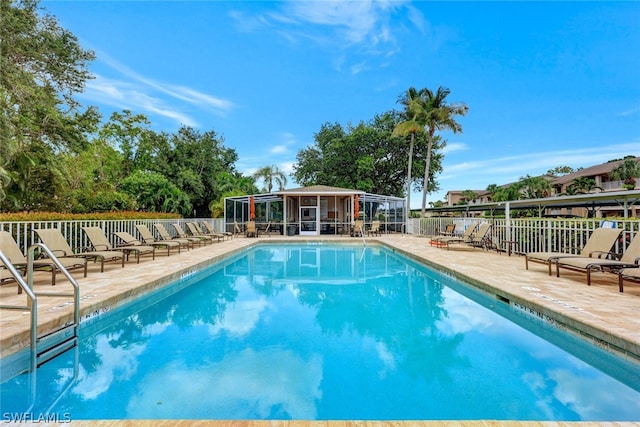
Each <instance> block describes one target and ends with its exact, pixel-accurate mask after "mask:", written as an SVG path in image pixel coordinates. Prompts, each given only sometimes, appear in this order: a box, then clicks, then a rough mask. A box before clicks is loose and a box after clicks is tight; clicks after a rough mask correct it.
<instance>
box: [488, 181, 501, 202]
mask: <svg viewBox="0 0 640 427" xmlns="http://www.w3.org/2000/svg"><path fill="white" fill-rule="evenodd" d="M499 191H500V187H499V186H498V184H489V185H488V186H487V192H488V193H489V197H490V199H491V201H494V200H495V196H496V194H497V193H498V192H499Z"/></svg>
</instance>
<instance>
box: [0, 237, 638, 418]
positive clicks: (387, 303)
mask: <svg viewBox="0 0 640 427" xmlns="http://www.w3.org/2000/svg"><path fill="white" fill-rule="evenodd" d="M543 337H544V339H543ZM585 360H587V361H589V363H587V362H585ZM639 378H640V368H639V367H638V366H637V365H635V364H633V363H630V362H628V361H625V360H622V359H619V358H617V357H615V356H613V355H611V354H609V353H605V352H604V351H602V350H600V349H598V348H596V347H595V346H591V345H589V344H587V343H583V342H580V341H579V340H577V339H575V338H574V337H572V336H569V335H565V334H564V333H562V332H560V331H558V330H556V329H554V328H553V327H551V326H549V325H545V324H542V323H541V322H540V321H537V320H535V319H532V318H529V317H527V316H525V315H524V314H522V313H521V312H518V311H517V310H514V309H512V308H510V307H509V306H508V304H505V303H503V302H500V301H497V300H495V299H493V298H489V297H487V296H484V295H482V294H480V293H479V292H476V291H474V290H473V289H472V288H470V287H469V286H466V285H464V284H462V283H460V282H458V281H457V280H455V279H453V278H451V277H449V276H447V275H443V274H441V273H439V272H436V271H434V270H432V269H430V268H427V267H425V266H422V265H419V264H417V263H415V262H413V261H410V260H408V259H405V258H403V257H401V256H399V255H397V254H396V253H394V252H393V251H390V250H387V249H385V248H383V247H378V246H370V245H368V246H366V247H364V246H362V245H361V246H358V247H351V246H345V245H342V246H330V245H278V246H266V245H265V246H262V245H261V246H258V247H256V248H254V249H252V250H250V251H248V252H247V253H246V254H244V255H242V256H236V257H234V258H231V259H229V260H227V261H226V262H224V263H221V264H218V265H215V266H212V267H210V268H208V269H206V270H204V271H201V272H197V273H195V274H193V275H191V276H188V277H185V278H184V279H183V280H180V281H178V282H177V283H176V284H174V285H171V286H170V287H167V288H165V289H164V290H163V291H161V292H159V293H156V294H154V295H152V296H149V297H147V298H144V299H143V300H141V301H139V302H137V303H135V304H132V305H129V306H127V307H124V308H122V309H119V310H117V311H115V312H113V313H110V314H109V315H106V316H102V317H101V318H99V319H97V320H95V321H91V322H86V323H83V325H82V327H81V343H80V345H79V347H78V349H77V350H76V351H69V352H67V353H65V354H64V355H62V356H60V357H58V358H56V359H54V360H52V361H50V362H48V363H47V364H45V365H44V366H42V367H41V368H39V369H38V371H37V375H36V376H35V377H33V376H32V375H31V374H23V375H20V376H17V377H15V378H12V379H11V380H9V381H7V382H5V383H3V384H2V385H1V400H0V405H1V412H2V414H3V417H4V420H8V419H9V418H11V417H14V416H17V415H14V414H20V413H24V412H27V413H29V414H31V415H30V416H32V417H34V418H38V416H42V414H53V416H55V417H58V418H59V419H64V418H65V417H67V418H70V419H142V418H144V419H178V418H182V419H184V418H189V419H224V420H228V419H304V420H327V419H334V420H337V419H357V420H372V419H376V420H395V419H402V420H413V419H421V420H430V419H441V420H445V419H457V420H467V419H498V420H557V421H563V420H565V421H571V420H588V421H597V420H609V421H623V420H635V421H638V420H640V404H639V403H640V392H639V390H640V380H639ZM31 404H33V406H31Z"/></svg>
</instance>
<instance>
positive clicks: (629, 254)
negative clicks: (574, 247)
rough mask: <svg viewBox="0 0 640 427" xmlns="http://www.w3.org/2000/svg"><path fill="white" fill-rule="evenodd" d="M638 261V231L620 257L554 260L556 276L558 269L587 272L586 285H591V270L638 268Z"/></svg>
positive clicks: (639, 259) (639, 242)
mask: <svg viewBox="0 0 640 427" xmlns="http://www.w3.org/2000/svg"><path fill="white" fill-rule="evenodd" d="M639 261H640V233H638V234H636V237H634V239H633V240H632V241H631V243H630V244H629V246H628V247H627V250H626V251H624V254H623V255H622V257H621V258H620V259H619V260H617V259H611V258H606V257H605V258H599V257H576V258H561V259H559V260H558V261H557V262H556V276H558V277H560V269H561V268H566V269H568V270H573V271H580V272H584V273H587V285H588V286H591V272H593V271H615V272H618V271H620V270H622V269H626V268H636V269H637V268H638V267H640V265H638V262H639Z"/></svg>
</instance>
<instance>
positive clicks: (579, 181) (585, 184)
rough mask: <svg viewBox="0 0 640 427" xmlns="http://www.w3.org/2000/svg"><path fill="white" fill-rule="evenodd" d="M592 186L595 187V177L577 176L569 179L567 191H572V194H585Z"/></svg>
mask: <svg viewBox="0 0 640 427" xmlns="http://www.w3.org/2000/svg"><path fill="white" fill-rule="evenodd" d="M593 188H596V180H595V179H593V178H588V177H586V176H579V177H578V178H576V179H574V180H573V181H571V185H569V186H568V187H567V192H568V193H569V192H572V194H586V193H588V192H589V191H591V190H592V189H593ZM598 188H599V187H598Z"/></svg>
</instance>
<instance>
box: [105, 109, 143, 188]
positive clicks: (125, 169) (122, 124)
mask: <svg viewBox="0 0 640 427" xmlns="http://www.w3.org/2000/svg"><path fill="white" fill-rule="evenodd" d="M148 125H149V119H147V117H146V116H145V115H143V114H133V113H132V112H131V111H130V110H123V111H122V112H121V113H120V112H117V111H115V112H113V113H112V114H111V117H110V118H109V121H108V122H107V123H106V124H105V125H104V126H103V127H102V129H101V131H100V136H101V137H102V138H104V139H106V140H107V141H109V142H110V144H111V146H112V147H114V148H116V149H118V150H120V152H122V176H123V177H126V176H129V175H130V174H131V173H132V172H133V171H134V170H135V169H136V167H135V165H134V158H135V155H136V152H137V150H138V147H139V146H140V145H142V143H141V141H142V140H143V139H144V135H145V133H147V132H149V129H148V128H147V127H146V126H148Z"/></svg>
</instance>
